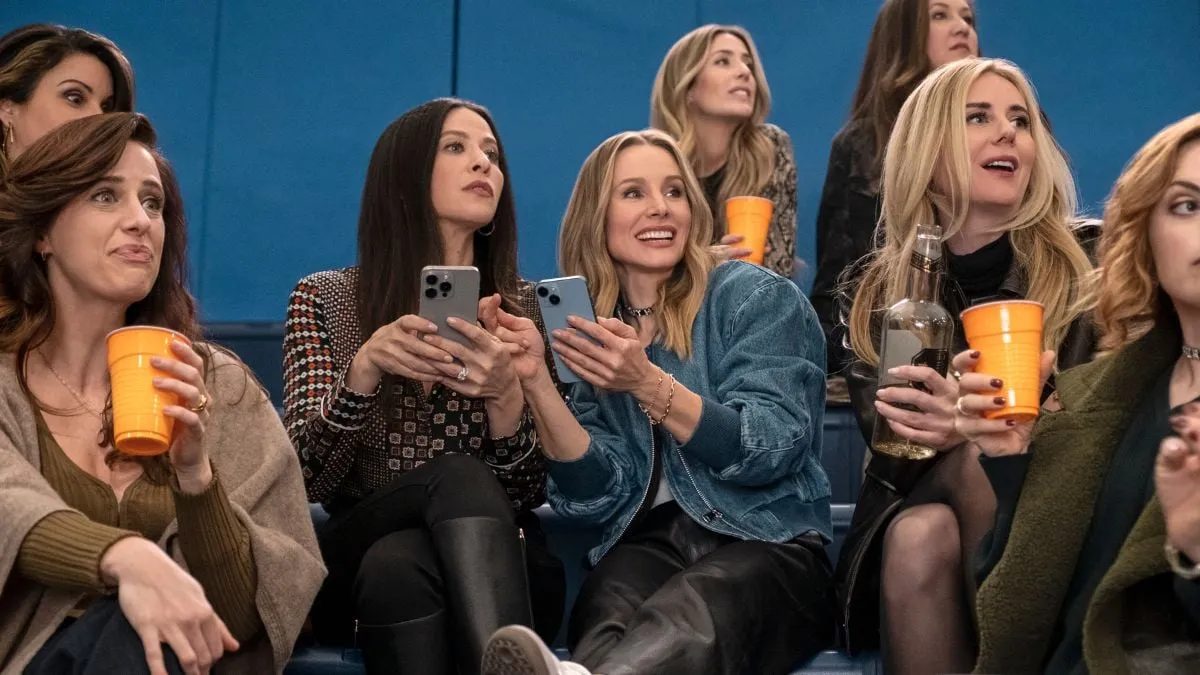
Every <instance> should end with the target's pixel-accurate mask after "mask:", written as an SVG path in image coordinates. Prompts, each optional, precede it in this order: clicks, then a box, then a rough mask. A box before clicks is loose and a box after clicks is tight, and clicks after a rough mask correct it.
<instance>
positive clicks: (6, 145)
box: [3, 124, 13, 157]
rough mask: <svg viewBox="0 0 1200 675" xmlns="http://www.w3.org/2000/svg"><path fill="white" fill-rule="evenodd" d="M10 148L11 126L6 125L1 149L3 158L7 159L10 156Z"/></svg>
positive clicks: (11, 138)
mask: <svg viewBox="0 0 1200 675" xmlns="http://www.w3.org/2000/svg"><path fill="white" fill-rule="evenodd" d="M12 146H13V132H12V125H11V124H6V125H4V148H3V150H4V156H5V157H8V156H9V155H10V154H12Z"/></svg>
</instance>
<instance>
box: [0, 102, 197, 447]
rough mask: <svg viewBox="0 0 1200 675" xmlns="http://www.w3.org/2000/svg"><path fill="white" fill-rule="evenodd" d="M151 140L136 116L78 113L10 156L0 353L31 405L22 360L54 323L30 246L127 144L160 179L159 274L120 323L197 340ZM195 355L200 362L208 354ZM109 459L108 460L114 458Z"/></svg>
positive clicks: (181, 243)
mask: <svg viewBox="0 0 1200 675" xmlns="http://www.w3.org/2000/svg"><path fill="white" fill-rule="evenodd" d="M156 141H157V136H156V134H155V132H154V128H153V127H152V126H151V125H150V122H149V120H147V119H146V118H145V117H143V116H142V115H139V114H137V113H108V114H104V115H93V116H90V117H85V118H82V119H78V120H74V121H71V122H67V123H66V124H63V125H62V126H60V127H58V128H57V129H55V130H53V131H51V132H50V133H48V134H46V135H45V136H43V137H42V138H40V139H38V140H37V141H36V142H35V143H34V144H33V145H32V146H30V148H29V149H28V150H26V151H25V152H23V153H21V155H20V156H19V157H17V158H16V159H15V160H13V162H12V165H11V167H10V170H9V173H8V176H7V178H6V179H5V180H4V181H3V183H0V352H6V353H15V354H16V357H17V364H18V368H17V373H18V378H19V379H20V381H21V387H22V388H23V389H24V390H25V392H26V393H27V394H29V395H30V400H32V401H35V403H36V398H34V397H33V396H32V394H31V392H29V387H28V384H27V383H26V381H25V372H24V367H23V364H24V363H25V359H26V357H27V356H28V355H29V352H30V351H32V350H33V349H36V348H37V347H38V346H39V345H41V344H42V343H43V342H45V341H46V339H47V338H48V337H49V336H50V334H51V332H53V330H54V321H55V307H54V296H53V294H52V293H51V291H50V283H49V281H48V279H47V277H46V263H45V261H43V260H42V258H41V256H39V255H38V254H37V252H36V250H35V246H36V244H37V242H38V241H39V240H40V239H41V238H42V237H43V236H45V234H46V233H47V232H48V231H49V230H50V228H51V227H52V226H53V224H54V222H55V220H56V219H57V217H58V215H59V214H60V213H61V212H62V210H63V209H64V208H65V207H66V206H67V205H68V204H69V203H71V201H73V200H74V199H75V198H76V197H78V196H79V195H80V194H83V193H84V192H86V191H87V190H88V189H89V188H91V187H92V186H93V185H95V184H96V183H97V182H99V181H100V180H101V179H103V178H104V177H105V176H106V175H107V174H108V173H109V172H110V171H112V169H113V167H115V166H116V165H117V163H118V162H120V160H121V156H122V155H123V154H124V153H125V148H126V146H127V145H128V144H129V143H131V142H133V143H140V144H142V145H144V146H146V148H148V149H149V150H150V152H151V153H152V154H153V156H154V161H155V164H156V165H157V167H158V171H159V174H160V177H161V179H162V186H163V197H164V199H163V212H162V213H163V221H164V225H165V231H164V236H163V248H162V261H161V264H160V267H159V271H158V278H157V279H156V280H155V281H154V285H153V286H152V287H151V289H150V292H149V293H148V294H147V295H146V297H145V298H143V299H141V300H139V301H138V302H135V303H133V305H131V306H130V307H129V309H128V311H127V312H126V314H125V323H126V325H135V324H149V325H155V326H163V327H165V328H170V329H172V330H175V331H178V332H180V333H182V334H184V335H186V336H187V337H188V338H190V339H192V340H198V339H199V338H200V330H199V326H198V324H197V322H196V306H195V302H194V301H193V299H192V296H191V294H189V293H188V291H187V287H186V283H187V221H186V219H185V217H184V210H183V198H182V196H181V194H180V191H179V183H178V181H177V180H176V178H175V173H174V171H172V170H171V166H170V165H169V164H168V163H167V161H166V160H165V159H164V158H163V157H162V155H161V154H159V152H158V150H157V149H156V147H155V144H156ZM198 351H200V350H198ZM200 353H201V356H202V357H205V359H206V366H207V355H206V354H205V353H204V352H203V351H200ZM38 405H39V406H40V407H42V408H43V409H47V408H46V407H45V406H41V404H40V403H38ZM105 426H106V428H107V430H108V431H107V432H106V433H109V432H111V426H110V425H109V424H108V423H106V425H105ZM111 457H112V459H113V461H115V459H116V458H117V457H119V455H112V456H111ZM160 459H161V458H160Z"/></svg>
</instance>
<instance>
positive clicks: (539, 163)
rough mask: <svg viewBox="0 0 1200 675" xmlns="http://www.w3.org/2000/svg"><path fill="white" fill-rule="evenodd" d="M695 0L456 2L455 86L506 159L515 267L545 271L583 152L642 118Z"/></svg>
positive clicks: (548, 272)
mask: <svg viewBox="0 0 1200 675" xmlns="http://www.w3.org/2000/svg"><path fill="white" fill-rule="evenodd" d="M695 21H696V4H695V2H694V0H687V1H684V0H654V1H653V2H647V1H645V0H577V1H570V2H567V1H561V0H506V1H505V2H502V3H501V2H491V1H490V0H463V1H462V12H461V18H460V24H459V27H460V30H461V34H460V42H459V75H458V91H459V94H460V95H462V96H465V97H467V98H471V99H475V100H477V101H479V102H480V103H482V104H484V105H486V106H487V107H488V108H490V109H491V110H492V112H493V113H494V114H495V117H496V123H497V125H498V127H499V129H500V134H501V136H502V139H503V141H504V144H505V150H506V152H507V154H508V158H509V162H510V173H512V174H513V175H512V176H511V180H512V181H513V187H514V195H515V196H516V202H517V209H518V212H519V218H520V221H519V222H520V256H521V272H522V273H523V274H524V275H526V276H527V277H529V278H545V277H549V276H554V275H555V272H556V270H557V269H558V265H557V255H556V251H557V236H558V226H559V222H560V221H561V220H562V215H563V211H564V209H565V208H566V205H567V201H568V199H569V198H570V196H571V187H572V186H573V185H574V183H575V177H576V175H577V174H578V173H579V167H580V166H581V165H582V164H583V160H584V159H585V158H586V157H587V155H588V153H589V152H591V150H592V149H593V148H594V147H596V146H597V145H598V144H599V143H600V142H601V141H603V140H604V139H605V138H607V137H609V136H611V135H612V134H614V133H617V132H619V131H624V130H627V129H641V128H644V127H646V126H647V125H648V124H649V119H650V88H651V85H652V84H653V82H654V73H655V71H656V70H657V68H658V64H659V61H660V60H661V59H662V57H663V55H664V54H665V53H666V51H667V49H668V48H669V47H670V46H671V44H672V43H673V42H674V41H675V39H676V38H677V37H678V36H680V35H682V34H683V33H685V32H686V31H688V30H690V29H691V28H692V27H693V26H694V25H695Z"/></svg>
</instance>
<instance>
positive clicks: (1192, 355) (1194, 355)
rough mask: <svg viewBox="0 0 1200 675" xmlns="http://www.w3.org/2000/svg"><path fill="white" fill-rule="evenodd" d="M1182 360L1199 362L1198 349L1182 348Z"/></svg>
mask: <svg viewBox="0 0 1200 675" xmlns="http://www.w3.org/2000/svg"><path fill="white" fill-rule="evenodd" d="M1183 358H1185V359H1190V360H1192V361H1200V347H1189V346H1187V345H1184V346H1183Z"/></svg>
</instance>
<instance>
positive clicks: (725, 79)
mask: <svg viewBox="0 0 1200 675" xmlns="http://www.w3.org/2000/svg"><path fill="white" fill-rule="evenodd" d="M770 110H771V90H770V88H768V87H767V77H766V75H765V74H764V73H763V68H762V60H761V59H759V56H758V50H757V49H756V48H755V47H754V40H752V39H751V38H750V33H748V32H747V31H746V29H745V28H742V27H740V26H719V25H716V24H709V25H707V26H701V27H700V28H697V29H696V30H693V31H692V32H690V33H688V34H687V35H685V36H683V37H682V38H680V39H679V41H678V42H676V43H675V45H674V46H672V47H671V50H670V51H668V52H667V56H666V57H665V58H664V59H663V62H662V65H660V66H659V68H658V75H657V76H655V78H654V90H653V91H652V92H651V95H650V126H652V127H654V128H655V129H661V130H662V131H665V132H667V133H668V134H670V135H671V137H672V138H674V139H675V140H676V141H677V142H678V143H679V147H680V148H681V149H682V150H683V154H684V156H685V157H687V159H688V163H689V164H690V166H691V168H692V170H693V171H694V172H695V173H696V175H697V176H698V177H699V180H700V187H701V188H702V189H703V192H704V197H705V199H706V201H707V203H708V207H709V209H710V210H711V211H712V215H713V240H714V242H715V246H714V252H715V253H716V254H717V256H718V257H719V258H720V259H729V258H741V257H744V256H746V255H748V254H749V253H750V251H749V250H748V249H746V248H743V247H740V246H738V244H739V243H741V241H742V237H741V235H731V234H727V233H726V232H725V207H724V204H725V200H726V199H729V198H730V197H740V196H745V195H753V196H758V197H765V198H766V199H770V200H771V202H772V203H773V204H774V210H773V211H772V216H771V224H770V227H769V229H768V230H767V248H766V254H765V256H764V258H763V264H764V265H765V266H766V267H767V269H770V270H772V271H774V272H777V273H778V274H780V275H782V276H785V277H791V275H792V266H793V265H792V263H793V257H794V256H795V254H796V159H795V157H794V156H793V154H792V139H791V138H789V137H788V135H787V132H785V131H784V130H783V129H780V128H779V127H777V126H775V125H774V124H767V123H766V119H767V114H768V113H769V112H770Z"/></svg>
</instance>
